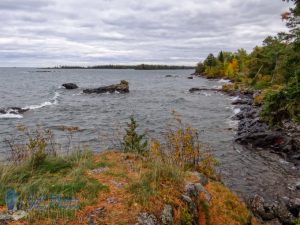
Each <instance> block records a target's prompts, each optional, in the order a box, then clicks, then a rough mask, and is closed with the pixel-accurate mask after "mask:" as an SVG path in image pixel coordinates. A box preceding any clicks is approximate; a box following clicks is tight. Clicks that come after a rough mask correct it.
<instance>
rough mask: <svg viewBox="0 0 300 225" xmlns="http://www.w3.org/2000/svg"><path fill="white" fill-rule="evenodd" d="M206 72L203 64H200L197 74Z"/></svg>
mask: <svg viewBox="0 0 300 225" xmlns="http://www.w3.org/2000/svg"><path fill="white" fill-rule="evenodd" d="M204 71H205V65H204V64H203V63H202V62H199V63H198V64H197V67H196V74H203V73H204Z"/></svg>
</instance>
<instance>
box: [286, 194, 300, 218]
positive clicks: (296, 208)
mask: <svg viewBox="0 0 300 225" xmlns="http://www.w3.org/2000/svg"><path fill="white" fill-rule="evenodd" d="M287 207H288V210H289V211H290V212H291V213H292V214H293V216H294V217H296V218H297V217H299V216H300V198H295V199H290V200H289V202H288V203H287Z"/></svg>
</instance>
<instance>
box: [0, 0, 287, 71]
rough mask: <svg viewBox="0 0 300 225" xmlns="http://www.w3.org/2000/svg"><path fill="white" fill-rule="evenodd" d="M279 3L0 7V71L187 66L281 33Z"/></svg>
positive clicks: (34, 1)
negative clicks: (7, 68)
mask: <svg viewBox="0 0 300 225" xmlns="http://www.w3.org/2000/svg"><path fill="white" fill-rule="evenodd" d="M289 7H290V5H289V4H287V3H285V2H282V1H281V0H244V1H241V0H210V1H204V0H177V1H175V0H0V21H1V22H0V23H1V24H0V66H58V65H81V66H87V65H99V64H139V63H155V64H172V65H195V64H196V63H197V62H199V61H201V60H203V59H205V57H206V56H207V55H208V54H209V53H214V54H217V53H218V52H219V51H220V50H225V51H235V50H237V49H238V48H245V49H246V50H247V51H251V49H253V47H254V46H256V45H260V44H261V43H262V41H263V40H264V38H265V37H266V36H268V35H276V33H278V32H280V31H285V30H286V28H285V24H284V22H283V21H282V20H281V17H280V14H281V13H282V12H284V11H286V10H287V9H288V8H289Z"/></svg>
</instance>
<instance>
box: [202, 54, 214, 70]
mask: <svg viewBox="0 0 300 225" xmlns="http://www.w3.org/2000/svg"><path fill="white" fill-rule="evenodd" d="M204 64H205V65H206V66H208V67H209V68H210V69H211V68H212V67H213V66H216V65H217V60H216V58H215V56H214V55H213V54H212V53H210V54H209V55H208V56H207V58H206V59H205V61H204Z"/></svg>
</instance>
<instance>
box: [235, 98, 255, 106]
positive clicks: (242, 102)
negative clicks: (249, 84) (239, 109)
mask: <svg viewBox="0 0 300 225" xmlns="http://www.w3.org/2000/svg"><path fill="white" fill-rule="evenodd" d="M231 104H232V105H252V100H251V99H249V98H244V99H237V100H234V101H233V102H232V103H231Z"/></svg>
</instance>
